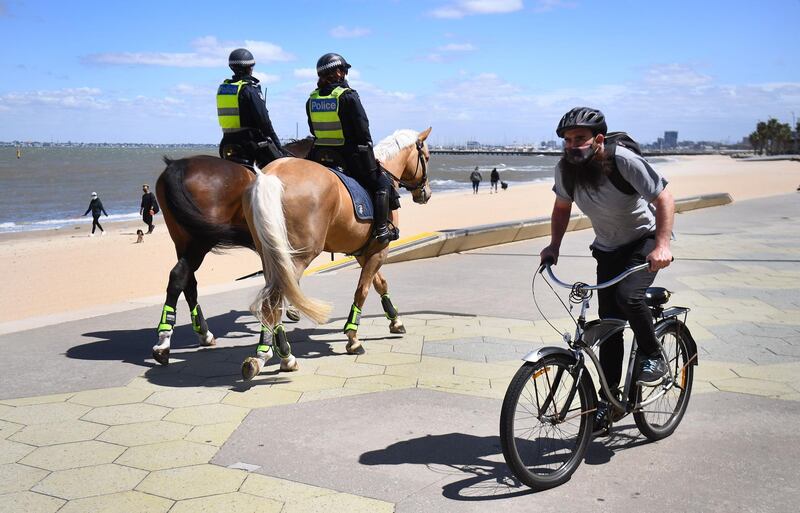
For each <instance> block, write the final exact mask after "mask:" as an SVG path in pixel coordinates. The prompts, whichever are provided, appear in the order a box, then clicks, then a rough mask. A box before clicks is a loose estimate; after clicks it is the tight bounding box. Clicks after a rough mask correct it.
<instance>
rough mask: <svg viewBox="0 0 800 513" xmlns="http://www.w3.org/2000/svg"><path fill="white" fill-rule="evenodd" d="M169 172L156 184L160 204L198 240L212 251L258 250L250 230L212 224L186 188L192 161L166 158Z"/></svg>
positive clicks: (160, 177) (165, 170) (163, 174)
mask: <svg viewBox="0 0 800 513" xmlns="http://www.w3.org/2000/svg"><path fill="white" fill-rule="evenodd" d="M163 158H164V163H165V164H166V165H167V167H166V169H164V171H163V172H162V173H161V176H159V177H158V181H157V182H156V192H157V193H158V195H159V198H158V199H159V201H160V202H161V203H162V204H164V205H165V206H166V207H167V209H168V210H169V212H170V214H172V217H174V218H175V221H176V222H177V223H178V224H179V225H181V227H182V228H183V229H184V230H186V231H187V232H188V233H189V234H190V235H191V236H192V237H194V238H195V239H198V240H201V241H206V242H207V243H208V244H209V245H210V246H211V247H212V248H218V249H228V248H233V247H240V246H244V247H246V248H250V249H255V244H254V243H253V238H252V236H251V235H250V232H249V231H248V230H247V228H246V227H242V226H235V225H232V224H225V223H214V222H211V221H209V220H208V219H207V218H206V216H205V215H204V214H203V212H202V211H201V210H200V208H199V207H198V206H197V203H195V201H194V199H193V198H192V194H191V192H190V191H189V190H188V189H187V188H186V182H185V177H186V169H187V167H188V164H189V159H178V160H172V159H170V158H168V157H167V156H164V157H163Z"/></svg>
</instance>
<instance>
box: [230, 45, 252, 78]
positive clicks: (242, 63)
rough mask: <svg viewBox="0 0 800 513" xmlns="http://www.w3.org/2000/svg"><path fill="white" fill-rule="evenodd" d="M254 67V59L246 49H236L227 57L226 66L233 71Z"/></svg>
mask: <svg viewBox="0 0 800 513" xmlns="http://www.w3.org/2000/svg"><path fill="white" fill-rule="evenodd" d="M255 65H256V59H255V57H253V54H252V53H250V50H248V49H247V48H237V49H236V50H234V51H232V52H231V54H230V56H229V57H228V66H229V67H230V68H231V69H232V70H233V71H234V72H236V71H243V70H245V69H247V68H251V67H253V66H255Z"/></svg>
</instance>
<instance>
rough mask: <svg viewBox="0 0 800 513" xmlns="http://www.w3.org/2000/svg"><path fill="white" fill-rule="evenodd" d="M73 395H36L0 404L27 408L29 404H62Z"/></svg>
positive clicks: (6, 400)
mask: <svg viewBox="0 0 800 513" xmlns="http://www.w3.org/2000/svg"><path fill="white" fill-rule="evenodd" d="M73 395H75V393H74V392H73V393H70V394H52V395H38V396H33V397H20V398H17V399H3V400H0V404H7V405H9V406H29V405H31V404H48V403H63V402H64V401H66V400H67V399H69V398H70V397H72V396H73Z"/></svg>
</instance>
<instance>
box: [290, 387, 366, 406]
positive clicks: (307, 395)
mask: <svg viewBox="0 0 800 513" xmlns="http://www.w3.org/2000/svg"><path fill="white" fill-rule="evenodd" d="M345 386H347V383H345ZM372 391H373V390H361V389H357V388H329V389H327V390H315V391H313V392H303V395H302V396H301V397H300V400H299V401H298V402H301V403H305V402H308V401H322V400H324V399H335V398H337V397H347V396H351V395H361V394H366V393H369V392H372Z"/></svg>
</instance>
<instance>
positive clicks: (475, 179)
mask: <svg viewBox="0 0 800 513" xmlns="http://www.w3.org/2000/svg"><path fill="white" fill-rule="evenodd" d="M469 179H470V180H471V181H472V194H478V186H479V185H480V184H481V180H483V177H482V176H481V174H480V172H478V166H475V171H473V172H472V173H470V175H469Z"/></svg>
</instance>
